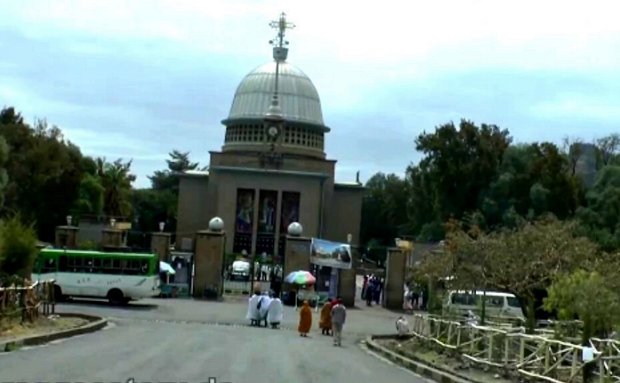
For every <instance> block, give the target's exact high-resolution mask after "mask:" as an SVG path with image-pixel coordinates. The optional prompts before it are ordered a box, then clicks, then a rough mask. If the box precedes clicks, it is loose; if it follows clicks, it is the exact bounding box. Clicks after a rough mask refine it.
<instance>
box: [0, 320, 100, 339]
mask: <svg viewBox="0 0 620 383" xmlns="http://www.w3.org/2000/svg"><path fill="white" fill-rule="evenodd" d="M87 323H89V321H88V320H87V319H84V318H76V317H58V316H53V317H50V318H45V317H41V318H39V319H37V320H35V321H34V322H32V323H30V322H25V323H20V321H19V319H17V318H13V319H11V320H7V318H4V319H3V322H2V327H0V341H3V340H9V339H15V338H22V337H27V336H34V335H44V334H49V333H53V332H57V331H62V330H68V329H72V328H75V327H80V326H83V325H85V324H87Z"/></svg>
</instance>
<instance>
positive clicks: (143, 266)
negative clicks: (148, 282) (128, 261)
mask: <svg viewBox="0 0 620 383" xmlns="http://www.w3.org/2000/svg"><path fill="white" fill-rule="evenodd" d="M148 272H149V262H148V261H140V274H142V275H147V274H148Z"/></svg>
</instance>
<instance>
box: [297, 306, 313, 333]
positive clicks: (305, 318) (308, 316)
mask: <svg viewBox="0 0 620 383" xmlns="http://www.w3.org/2000/svg"><path fill="white" fill-rule="evenodd" d="M311 328H312V310H310V304H308V301H304V304H303V306H302V307H301V310H299V326H297V331H299V335H300V336H303V337H307V336H308V333H309V332H310V329H311Z"/></svg>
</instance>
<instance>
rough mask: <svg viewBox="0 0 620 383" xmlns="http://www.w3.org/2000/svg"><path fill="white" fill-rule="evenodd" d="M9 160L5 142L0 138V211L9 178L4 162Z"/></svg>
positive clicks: (7, 147)
mask: <svg viewBox="0 0 620 383" xmlns="http://www.w3.org/2000/svg"><path fill="white" fill-rule="evenodd" d="M8 158H9V146H8V144H7V143H6V140H5V139H4V138H3V137H2V136H0V209H1V208H2V206H3V205H4V191H5V189H6V187H7V184H8V183H9V176H8V173H7V171H6V162H7V160H8Z"/></svg>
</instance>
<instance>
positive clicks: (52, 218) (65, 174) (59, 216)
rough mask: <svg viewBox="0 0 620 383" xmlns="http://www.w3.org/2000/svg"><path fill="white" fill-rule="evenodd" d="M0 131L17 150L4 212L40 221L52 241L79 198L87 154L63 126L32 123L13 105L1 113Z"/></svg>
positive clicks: (13, 151)
mask: <svg viewBox="0 0 620 383" xmlns="http://www.w3.org/2000/svg"><path fill="white" fill-rule="evenodd" d="M0 135H1V136H3V137H4V139H5V140H6V143H7V145H8V147H9V150H10V152H11V155H10V156H9V157H8V159H7V162H6V171H7V173H8V179H9V180H8V184H7V187H6V191H5V203H4V212H5V214H6V213H7V212H19V213H20V214H21V216H22V217H23V218H24V219H25V220H26V221H28V222H36V223H37V225H36V227H37V231H38V234H39V236H40V237H41V239H43V240H48V241H51V240H52V239H53V237H54V227H55V226H56V225H57V224H58V223H59V222H64V221H65V217H66V216H67V214H69V212H70V210H71V208H72V207H73V206H74V204H75V201H76V199H77V197H78V191H79V185H80V182H81V179H82V168H81V165H80V163H81V158H82V154H81V153H80V150H79V149H78V148H77V147H76V146H75V145H73V144H72V143H70V142H68V141H65V139H64V138H63V136H62V133H61V131H60V130H59V129H58V128H57V127H50V126H48V125H47V123H46V122H45V121H37V122H36V123H35V125H34V127H31V126H29V125H28V124H26V123H24V121H23V118H22V117H21V116H20V115H19V114H18V113H16V112H15V110H14V109H13V108H5V109H3V110H2V111H0Z"/></svg>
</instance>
